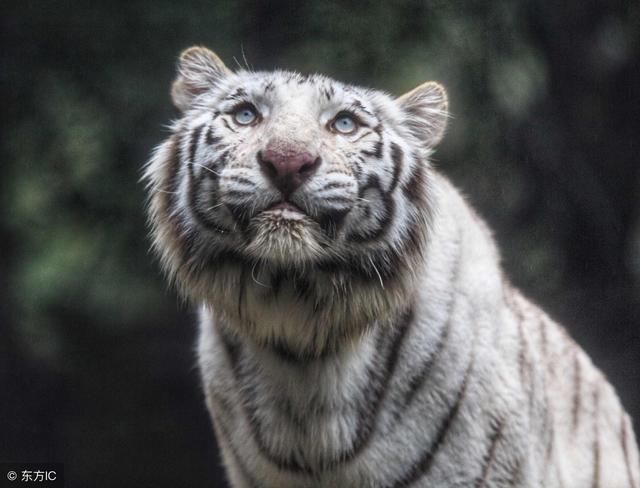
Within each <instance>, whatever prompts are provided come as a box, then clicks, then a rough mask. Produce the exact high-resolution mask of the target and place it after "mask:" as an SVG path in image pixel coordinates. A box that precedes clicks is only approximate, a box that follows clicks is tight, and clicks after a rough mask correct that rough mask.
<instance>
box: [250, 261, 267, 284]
mask: <svg viewBox="0 0 640 488" xmlns="http://www.w3.org/2000/svg"><path fill="white" fill-rule="evenodd" d="M257 265H258V263H257V262H255V263H253V268H251V279H252V280H253V282H254V283H255V284H256V285H260V286H262V287H263V288H271V287H270V286H267V285H265V284H264V283H260V282H259V281H258V278H256V275H255V271H256V266H257Z"/></svg>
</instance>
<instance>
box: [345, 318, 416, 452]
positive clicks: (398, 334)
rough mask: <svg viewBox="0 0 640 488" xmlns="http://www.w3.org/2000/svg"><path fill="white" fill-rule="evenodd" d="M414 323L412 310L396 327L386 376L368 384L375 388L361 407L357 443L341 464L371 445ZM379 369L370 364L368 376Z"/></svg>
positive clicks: (370, 376) (374, 375) (384, 368)
mask: <svg viewBox="0 0 640 488" xmlns="http://www.w3.org/2000/svg"><path fill="white" fill-rule="evenodd" d="M413 322H414V316H413V309H411V308H410V309H408V310H407V311H406V312H405V313H404V314H403V315H402V316H401V318H400V321H399V324H397V325H396V326H395V328H396V330H395V331H394V334H395V336H392V342H391V347H390V348H389V351H388V353H387V356H386V358H385V361H384V363H383V364H384V366H383V368H382V369H381V371H383V372H384V376H383V377H382V378H381V379H378V380H375V381H368V382H367V383H369V384H371V383H372V382H373V384H374V386H373V387H371V388H369V389H367V395H366V396H365V399H364V404H361V405H359V408H358V411H359V414H358V424H357V426H356V436H355V441H354V444H353V446H352V447H351V450H350V451H349V452H348V453H346V454H345V455H344V456H340V458H341V459H340V461H341V462H348V461H350V460H351V459H353V458H354V457H355V456H357V455H358V454H359V453H360V452H362V450H363V449H364V448H365V447H366V446H367V445H368V444H369V442H370V440H371V437H372V433H373V430H374V427H375V425H376V421H377V419H378V416H379V415H380V410H381V407H382V403H383V400H384V398H385V396H386V394H387V391H388V389H389V384H390V383H391V380H392V378H393V375H394V372H395V369H396V366H397V363H398V358H399V357H400V349H401V348H402V345H403V343H404V339H405V337H406V335H407V332H408V330H409V329H410V325H411V324H413ZM380 337H381V338H382V340H383V341H386V339H387V336H386V335H384V334H382V335H381V336H380ZM379 368H380V366H379V365H378V364H377V363H376V364H370V367H369V369H368V371H367V376H368V377H369V378H375V377H376V375H377V371H380V370H379ZM378 374H379V373H378Z"/></svg>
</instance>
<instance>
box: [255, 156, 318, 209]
mask: <svg viewBox="0 0 640 488" xmlns="http://www.w3.org/2000/svg"><path fill="white" fill-rule="evenodd" d="M320 162H321V159H320V158H319V157H315V158H314V157H313V156H312V155H311V154H310V153H308V152H306V151H303V152H297V151H296V152H293V151H278V150H274V149H265V150H264V151H258V163H259V164H260V168H261V169H262V172H263V173H264V175H265V176H266V177H267V178H268V179H269V181H271V183H273V185H274V186H275V187H276V188H277V189H278V190H280V191H281V192H282V194H283V195H284V197H285V198H286V197H288V196H289V195H291V194H292V193H293V192H294V191H296V190H297V189H298V188H299V187H300V185H302V184H303V183H304V182H305V181H306V180H308V179H309V178H310V177H311V176H312V175H313V174H314V173H315V172H316V170H317V169H318V166H320Z"/></svg>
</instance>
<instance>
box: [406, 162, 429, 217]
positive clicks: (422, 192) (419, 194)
mask: <svg viewBox="0 0 640 488" xmlns="http://www.w3.org/2000/svg"><path fill="white" fill-rule="evenodd" d="M414 164H415V166H414V168H413V173H412V175H411V177H410V178H409V181H407V182H406V183H405V184H404V185H402V191H403V192H404V194H405V196H406V197H407V199H408V200H409V201H410V202H411V203H413V204H414V205H415V206H417V207H422V206H423V205H424V202H425V197H426V172H425V168H424V165H425V163H424V162H423V161H420V160H419V159H416V160H415V163H414Z"/></svg>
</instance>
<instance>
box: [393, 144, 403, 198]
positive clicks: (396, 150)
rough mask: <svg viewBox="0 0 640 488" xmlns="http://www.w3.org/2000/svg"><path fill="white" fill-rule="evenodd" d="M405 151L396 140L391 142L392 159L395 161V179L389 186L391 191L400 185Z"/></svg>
mask: <svg viewBox="0 0 640 488" xmlns="http://www.w3.org/2000/svg"><path fill="white" fill-rule="evenodd" d="M403 157H404V153H403V152H402V148H401V147H400V146H398V145H397V144H396V143H395V142H392V143H391V161H393V179H392V180H391V185H390V186H389V192H392V191H393V190H395V189H396V186H398V180H399V178H400V172H401V171H402V165H403Z"/></svg>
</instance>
